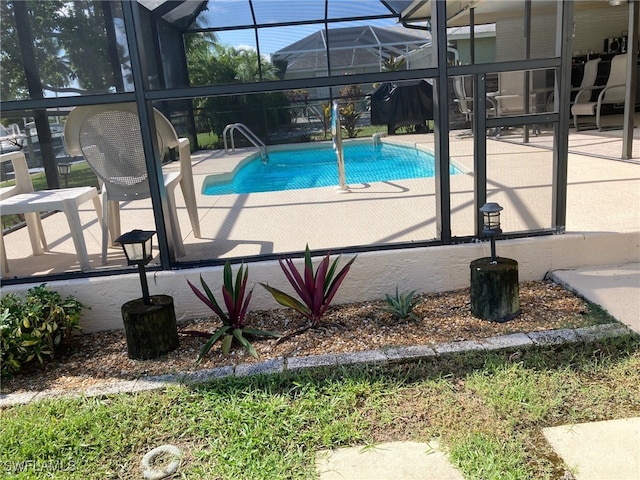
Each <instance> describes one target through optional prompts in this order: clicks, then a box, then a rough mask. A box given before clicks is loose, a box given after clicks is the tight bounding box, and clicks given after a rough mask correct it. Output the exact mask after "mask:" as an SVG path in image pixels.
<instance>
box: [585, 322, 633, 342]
mask: <svg viewBox="0 0 640 480" xmlns="http://www.w3.org/2000/svg"><path fill="white" fill-rule="evenodd" d="M628 333H629V330H628V329H627V328H626V327H623V326H621V325H619V324H616V323H608V324H604V325H592V326H590V327H583V328H576V334H577V335H578V337H579V338H580V340H582V341H584V342H594V341H596V340H599V339H601V338H612V337H618V336H621V335H626V334H628Z"/></svg>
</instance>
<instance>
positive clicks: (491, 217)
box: [480, 202, 503, 263]
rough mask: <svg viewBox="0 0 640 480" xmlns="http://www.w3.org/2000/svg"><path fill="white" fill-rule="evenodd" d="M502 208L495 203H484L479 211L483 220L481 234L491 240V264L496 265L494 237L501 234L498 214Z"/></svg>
mask: <svg viewBox="0 0 640 480" xmlns="http://www.w3.org/2000/svg"><path fill="white" fill-rule="evenodd" d="M502 210H503V208H502V207H501V206H500V205H498V204H497V203H493V202H490V203H485V204H484V205H483V206H482V207H481V208H480V211H481V212H482V216H483V219H484V225H483V228H482V234H483V235H485V236H487V237H489V239H490V240H491V262H492V263H496V235H500V234H501V233H502V229H501V228H500V212H501V211H502Z"/></svg>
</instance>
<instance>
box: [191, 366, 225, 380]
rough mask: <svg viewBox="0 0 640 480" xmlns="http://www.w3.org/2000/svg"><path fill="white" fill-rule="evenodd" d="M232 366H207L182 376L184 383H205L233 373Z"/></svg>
mask: <svg viewBox="0 0 640 480" xmlns="http://www.w3.org/2000/svg"><path fill="white" fill-rule="evenodd" d="M233 370H234V368H233V367H232V366H231V365H229V366H226V367H219V368H209V369H207V370H200V371H197V372H189V373H187V374H186V375H185V377H184V382H185V383H189V384H191V383H193V384H195V383H206V382H209V381H211V380H215V379H217V378H223V377H229V376H231V375H233Z"/></svg>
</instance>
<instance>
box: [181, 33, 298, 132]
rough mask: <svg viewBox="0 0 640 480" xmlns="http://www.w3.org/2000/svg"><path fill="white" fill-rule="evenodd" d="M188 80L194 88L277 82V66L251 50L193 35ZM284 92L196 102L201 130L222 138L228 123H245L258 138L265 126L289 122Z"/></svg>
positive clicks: (212, 37) (187, 41)
mask: <svg viewBox="0 0 640 480" xmlns="http://www.w3.org/2000/svg"><path fill="white" fill-rule="evenodd" d="M185 46H186V49H187V67H188V71H189V81H190V84H191V85H193V86H196V85H197V86H200V85H220V84H232V83H249V82H258V81H264V80H273V79H276V69H275V67H274V66H273V65H272V64H271V63H270V62H269V61H268V60H267V59H266V58H264V57H263V58H259V57H258V53H257V52H256V51H255V50H252V49H238V48H234V47H231V46H225V45H221V44H219V43H218V42H217V38H216V37H215V35H211V34H194V35H188V36H187V37H186V39H185ZM288 103H289V102H288V100H287V99H286V96H285V95H284V94H282V93H279V92H277V93H266V94H262V95H229V96H217V97H207V98H200V99H194V107H195V108H196V110H197V111H199V112H200V115H199V116H198V122H197V125H198V129H199V130H204V129H205V128H206V129H207V130H208V131H210V132H214V133H216V134H217V135H218V137H221V136H222V132H223V130H224V127H225V126H226V125H227V124H229V123H236V122H240V123H245V124H246V125H247V126H248V127H249V128H250V129H251V130H253V131H254V132H256V133H257V134H258V135H260V134H261V133H262V134H266V125H273V126H277V125H281V124H283V123H286V122H289V121H290V117H289V115H288V111H286V110H284V109H283V108H281V107H284V106H287V105H288Z"/></svg>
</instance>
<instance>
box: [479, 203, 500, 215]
mask: <svg viewBox="0 0 640 480" xmlns="http://www.w3.org/2000/svg"><path fill="white" fill-rule="evenodd" d="M502 210H504V209H503V208H502V207H501V206H500V205H498V204H497V203H495V202H489V203H485V204H484V205H483V206H482V207H480V211H481V212H482V213H495V212H501V211H502Z"/></svg>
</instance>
